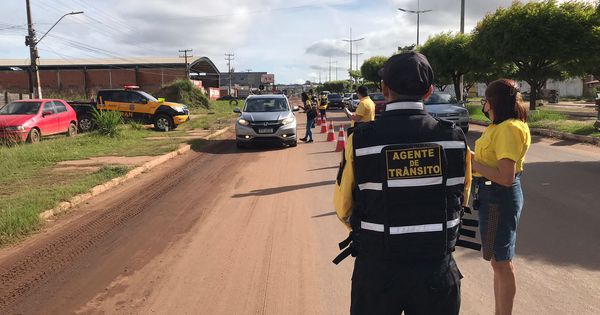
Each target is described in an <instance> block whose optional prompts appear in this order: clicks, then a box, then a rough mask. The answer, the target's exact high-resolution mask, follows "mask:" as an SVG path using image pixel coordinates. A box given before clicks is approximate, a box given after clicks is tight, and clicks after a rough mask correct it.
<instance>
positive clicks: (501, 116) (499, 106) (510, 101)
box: [485, 79, 527, 124]
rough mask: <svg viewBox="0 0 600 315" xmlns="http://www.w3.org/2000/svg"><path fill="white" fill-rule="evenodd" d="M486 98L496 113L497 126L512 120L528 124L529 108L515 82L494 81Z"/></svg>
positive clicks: (486, 93) (487, 91) (486, 91)
mask: <svg viewBox="0 0 600 315" xmlns="http://www.w3.org/2000/svg"><path fill="white" fill-rule="evenodd" d="M485 98H486V99H487V100H488V101H489V103H490V108H491V110H492V111H494V123H495V124H499V123H501V122H503V121H505V120H507V119H511V118H514V119H518V120H521V121H523V122H527V108H526V107H525V104H524V103H523V97H522V96H521V92H520V91H519V87H518V85H517V83H516V82H515V81H513V80H509V79H499V80H496V81H493V82H492V83H490V84H489V85H488V87H487V89H485Z"/></svg>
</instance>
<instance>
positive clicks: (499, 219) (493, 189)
mask: <svg viewBox="0 0 600 315" xmlns="http://www.w3.org/2000/svg"><path fill="white" fill-rule="evenodd" d="M482 105H483V109H482V110H483V112H484V114H485V115H486V116H487V117H488V118H489V119H490V120H491V121H492V124H490V125H489V126H488V127H487V128H486V129H485V131H484V132H483V134H482V135H481V137H480V138H479V139H478V140H477V141H476V142H475V152H472V154H473V158H472V159H471V161H472V169H473V176H474V177H473V188H472V191H473V193H474V195H473V197H474V201H473V208H474V209H477V210H479V222H480V223H479V228H480V232H481V240H482V246H483V258H484V259H485V260H488V261H491V265H492V269H493V271H494V298H495V305H496V315H507V314H512V308H513V302H514V298H515V294H516V279H515V272H514V266H513V263H512V259H513V257H514V255H515V243H516V240H517V226H518V224H519V217H520V215H521V210H522V208H523V191H522V189H521V174H522V173H523V164H524V159H525V155H526V154H527V150H528V149H529V146H530V145H531V135H530V133H529V127H528V126H527V110H526V108H525V105H524V103H523V99H522V97H521V93H519V89H518V87H517V84H516V83H515V82H514V81H512V80H508V79H500V80H497V81H494V82H492V83H490V84H489V85H488V87H487V89H486V91H485V98H484V99H483V100H482Z"/></svg>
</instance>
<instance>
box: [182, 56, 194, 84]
mask: <svg viewBox="0 0 600 315" xmlns="http://www.w3.org/2000/svg"><path fill="white" fill-rule="evenodd" d="M191 51H192V49H183V50H179V52H180V53H183V56H179V58H185V77H186V78H187V79H188V80H189V79H190V65H189V64H188V57H190V58H191V57H193V56H192V55H188V52H191Z"/></svg>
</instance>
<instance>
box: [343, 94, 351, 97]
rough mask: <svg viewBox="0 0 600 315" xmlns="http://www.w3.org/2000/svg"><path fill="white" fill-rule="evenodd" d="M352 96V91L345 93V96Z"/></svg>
mask: <svg viewBox="0 0 600 315" xmlns="http://www.w3.org/2000/svg"><path fill="white" fill-rule="evenodd" d="M350 96H352V94H350V93H346V94H344V97H350Z"/></svg>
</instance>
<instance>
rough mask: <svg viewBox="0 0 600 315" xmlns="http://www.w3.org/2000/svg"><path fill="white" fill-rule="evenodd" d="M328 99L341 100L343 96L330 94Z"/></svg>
mask: <svg viewBox="0 0 600 315" xmlns="http://www.w3.org/2000/svg"><path fill="white" fill-rule="evenodd" d="M327 97H328V98H341V96H340V95H339V94H329V95H327Z"/></svg>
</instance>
